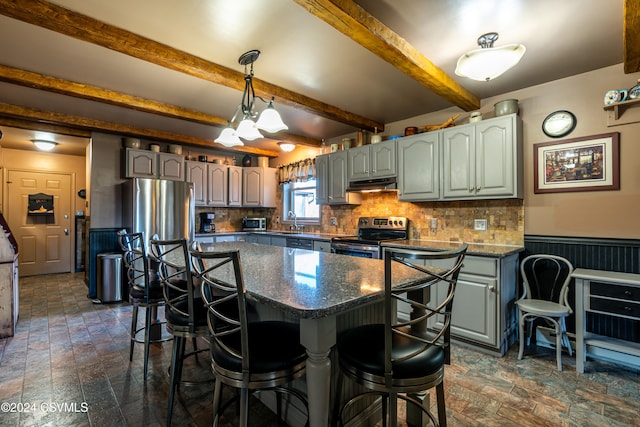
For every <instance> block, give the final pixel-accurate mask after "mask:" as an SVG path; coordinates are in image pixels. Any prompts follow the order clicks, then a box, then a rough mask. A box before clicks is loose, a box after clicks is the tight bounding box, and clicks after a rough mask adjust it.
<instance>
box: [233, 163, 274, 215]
mask: <svg viewBox="0 0 640 427" xmlns="http://www.w3.org/2000/svg"><path fill="white" fill-rule="evenodd" d="M277 173H278V170H277V169H276V168H262V167H247V168H242V206H248V207H263V208H274V207H276V189H277V186H278V179H277Z"/></svg>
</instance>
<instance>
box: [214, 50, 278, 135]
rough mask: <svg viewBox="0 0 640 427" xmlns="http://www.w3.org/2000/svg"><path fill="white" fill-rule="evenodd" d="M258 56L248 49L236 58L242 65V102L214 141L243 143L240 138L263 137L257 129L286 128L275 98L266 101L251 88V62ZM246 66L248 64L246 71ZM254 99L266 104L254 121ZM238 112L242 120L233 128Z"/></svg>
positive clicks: (268, 130) (275, 129)
mask: <svg viewBox="0 0 640 427" xmlns="http://www.w3.org/2000/svg"><path fill="white" fill-rule="evenodd" d="M259 56H260V51H259V50H250V51H249V52H245V53H243V54H242V55H241V56H240V58H239V59H238V62H239V63H240V65H244V92H243V93H242V102H241V103H240V105H238V107H237V108H236V111H235V113H234V114H233V118H232V119H231V120H230V121H229V126H228V127H226V128H224V129H223V130H222V133H220V136H219V137H218V138H216V139H215V142H217V143H220V144H222V145H224V146H226V147H234V146H237V145H244V143H243V142H242V141H241V140H240V138H242V139H246V140H247V141H253V140H254V139H258V138H263V136H262V134H261V133H260V131H259V129H262V130H264V131H265V132H269V133H275V132H279V131H281V130H285V129H288V127H287V125H285V124H284V122H283V121H282V118H281V117H280V114H279V113H278V112H277V111H276V109H275V108H274V106H273V101H274V99H275V98H274V97H271V100H270V101H266V100H264V99H263V98H261V97H259V96H256V94H255V90H254V89H253V63H254V62H255V61H256V60H257V59H258V57H259ZM247 66H250V68H249V71H248V72H247ZM256 99H259V100H260V101H262V102H264V103H265V104H267V108H265V109H264V111H262V114H260V117H259V118H258V120H257V121H255V119H256V118H257V117H258V113H257V112H255V111H254V109H253V107H254V102H255V100H256ZM239 114H242V120H241V121H240V123H239V124H238V127H237V128H236V129H234V128H233V124H234V123H235V122H236V119H237V118H238V117H239Z"/></svg>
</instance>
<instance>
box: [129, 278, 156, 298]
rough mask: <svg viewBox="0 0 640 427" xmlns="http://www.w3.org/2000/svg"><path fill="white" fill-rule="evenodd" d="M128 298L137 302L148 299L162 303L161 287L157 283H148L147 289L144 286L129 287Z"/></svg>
mask: <svg viewBox="0 0 640 427" xmlns="http://www.w3.org/2000/svg"><path fill="white" fill-rule="evenodd" d="M129 297H131V298H135V299H139V300H142V299H145V298H148V299H150V300H162V301H163V302H164V297H163V296H162V286H160V283H159V282H152V283H150V284H149V287H148V288H147V287H146V286H139V285H133V286H131V287H129Z"/></svg>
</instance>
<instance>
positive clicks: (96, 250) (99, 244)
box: [85, 228, 124, 299]
mask: <svg viewBox="0 0 640 427" xmlns="http://www.w3.org/2000/svg"><path fill="white" fill-rule="evenodd" d="M118 230H120V228H91V229H89V233H88V236H89V242H88V243H89V247H88V252H89V253H88V256H87V260H86V263H87V265H85V283H86V284H87V287H88V288H89V293H88V295H87V297H88V298H91V299H94V298H96V297H97V289H96V287H97V283H96V279H97V277H98V276H97V274H98V271H97V264H98V262H97V261H98V258H97V256H98V254H101V253H106V252H122V251H121V250H120V244H119V243H118V235H117V233H118ZM123 274H124V272H123ZM123 295H124V293H123Z"/></svg>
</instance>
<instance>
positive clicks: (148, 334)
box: [144, 307, 152, 381]
mask: <svg viewBox="0 0 640 427" xmlns="http://www.w3.org/2000/svg"><path fill="white" fill-rule="evenodd" d="M144 311H145V325H144V380H145V381H146V380H147V372H148V371H149V344H150V343H151V314H152V313H151V307H145V309H144Z"/></svg>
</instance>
